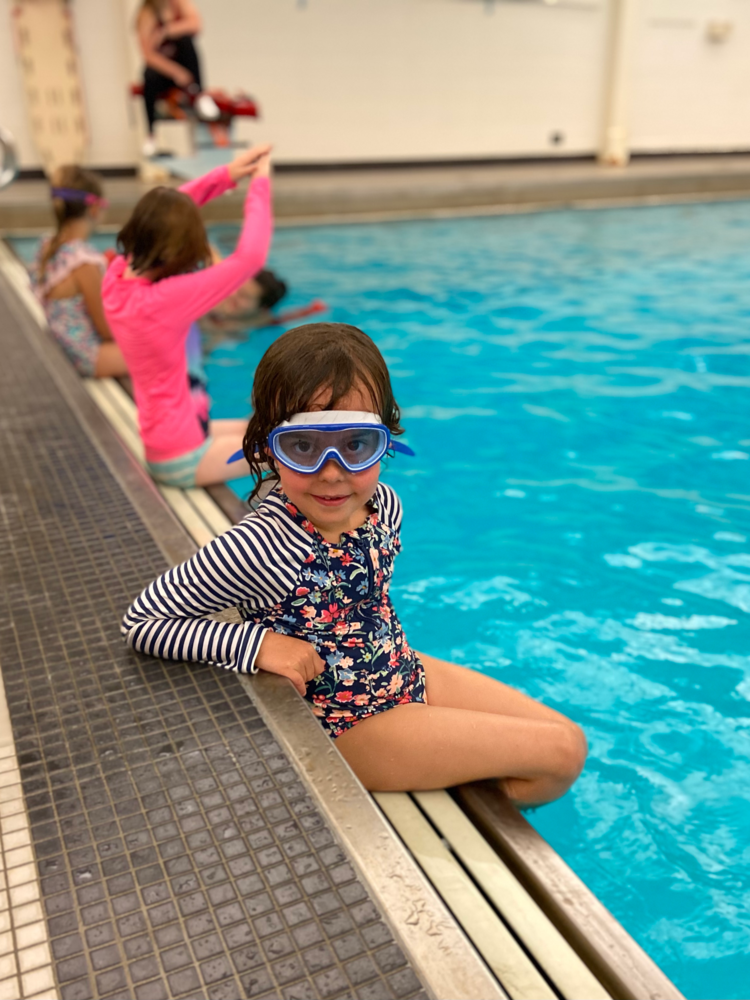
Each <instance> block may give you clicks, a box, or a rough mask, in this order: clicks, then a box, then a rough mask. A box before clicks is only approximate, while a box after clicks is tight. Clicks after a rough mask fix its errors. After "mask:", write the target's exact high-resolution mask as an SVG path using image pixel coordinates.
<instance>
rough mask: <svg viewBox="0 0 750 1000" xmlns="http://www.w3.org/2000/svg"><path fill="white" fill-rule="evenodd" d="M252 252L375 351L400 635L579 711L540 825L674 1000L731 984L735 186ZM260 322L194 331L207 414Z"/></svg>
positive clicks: (748, 529)
mask: <svg viewBox="0 0 750 1000" xmlns="http://www.w3.org/2000/svg"><path fill="white" fill-rule="evenodd" d="M212 235H213V238H214V239H216V240H217V241H218V242H219V243H220V244H222V245H223V246H224V248H225V249H228V248H229V247H231V245H232V242H233V240H234V238H235V236H236V229H235V228H233V227H218V228H215V229H214V230H213V231H212ZM271 264H272V266H273V267H275V268H276V269H278V271H279V272H280V273H281V274H282V275H284V276H285V277H286V278H288V279H289V281H290V282H291V284H292V286H293V294H292V296H291V302H290V305H298V304H302V303H304V302H306V301H308V300H310V299H312V298H316V297H320V298H323V299H325V300H326V301H327V302H328V303H329V304H330V306H331V310H330V313H329V317H330V318H332V319H335V320H340V321H343V322H351V323H355V324H357V325H359V326H361V327H362V328H363V329H365V330H366V331H367V332H368V333H370V334H371V335H372V336H373V337H374V338H375V340H376V341H377V342H378V344H379V345H380V347H381V349H382V351H383V353H384V354H385V356H386V358H387V360H388V363H389V365H390V368H391V372H392V375H393V379H394V385H395V390H396V394H397V398H398V400H399V402H400V404H401V406H402V408H403V415H404V424H405V426H406V428H407V435H408V436H407V440H408V441H409V443H410V444H411V445H412V446H413V447H414V449H415V450H416V452H417V458H416V459H405V458H397V459H394V460H393V461H391V463H390V468H389V469H388V470H387V472H386V478H387V480H388V481H389V482H391V483H392V484H393V486H394V487H395V488H396V489H397V490H398V491H399V493H400V494H401V496H402V498H403V500H404V504H405V510H406V517H405V526H404V546H405V547H404V553H403V555H402V556H401V557H400V559H399V561H398V563H397V569H396V578H395V585H394V599H395V602H396V605H397V607H398V609H399V613H400V615H401V617H402V620H403V622H404V624H405V626H406V629H407V631H408V634H409V637H410V640H411V642H412V644H413V645H414V646H416V647H417V648H418V649H424V650H425V651H428V652H430V653H433V654H435V655H438V656H443V657H446V658H450V659H453V660H455V661H457V662H460V663H465V664H468V665H472V666H474V667H475V668H476V669H479V670H482V671H485V672H487V673H488V674H491V675H493V676H495V677H498V678H500V679H502V680H503V681H506V682H507V683H510V684H514V685H516V686H518V687H519V688H521V689H523V690H524V691H526V692H528V693H529V694H531V695H533V696H535V697H538V698H541V699H544V700H545V701H547V702H548V703H550V704H552V705H554V706H556V707H557V708H559V709H561V710H562V711H564V712H566V713H567V714H569V715H570V716H572V717H573V718H574V719H575V720H576V721H578V722H579V723H580V724H581V725H582V726H583V727H584V729H585V731H586V733H587V735H588V738H589V742H590V747H591V752H590V757H589V761H588V763H587V766H586V770H585V771H584V774H583V776H582V777H581V779H580V780H579V782H578V783H577V785H576V786H575V787H574V788H573V790H572V791H571V792H570V793H569V794H568V795H567V796H566V797H565V799H563V800H562V801H561V802H559V803H556V804H553V805H551V806H548V807H547V808H545V809H542V810H540V811H538V812H537V813H535V814H534V815H533V816H531V817H530V818H531V820H532V822H533V823H534V825H535V826H536V827H537V828H538V829H539V831H540V832H541V833H542V834H543V835H544V836H545V837H546V838H547V839H548V840H549V842H550V843H551V844H552V845H553V846H554V847H555V848H556V850H557V851H559V853H560V854H561V855H562V856H563V857H564V858H565V859H566V861H567V862H568V863H569V864H570V865H571V866H572V867H573V868H574V869H575V871H576V872H577V873H578V874H579V875H580V876H581V877H582V878H583V879H584V881H585V882H586V883H587V884H588V885H589V886H590V887H591V889H592V890H593V891H594V892H595V893H596V894H597V895H598V896H599V898H600V899H601V900H602V901H603V902H604V904H605V905H606V906H607V907H608V908H609V909H610V910H611V911H612V913H614V915H615V916H616V917H617V918H618V919H619V920H620V921H621V922H622V923H623V925H624V926H625V927H626V928H627V929H628V931H629V932H630V933H631V934H632V935H633V936H634V937H635V938H636V939H637V940H638V941H639V942H640V944H641V945H642V946H643V947H644V948H645V949H646V950H647V951H648V952H649V953H650V954H651V955H652V957H653V958H654V959H655V960H656V961H657V962H658V963H659V964H660V965H661V966H662V967H663V968H664V970H665V972H666V973H667V974H668V975H669V976H670V977H671V978H672V979H673V980H674V981H675V983H676V984H677V985H678V986H679V988H680V989H681V990H682V991H683V992H684V993H685V994H686V996H687V997H689V998H693V1000H697V998H709V997H719V998H741V997H746V996H747V983H748V982H749V981H750V957H749V956H748V952H749V950H750V906H749V904H750V847H748V830H749V829H750V705H749V704H748V700H749V699H750V627H749V625H748V621H749V619H748V612H750V545H749V544H748V540H749V539H750V481H749V475H748V474H749V473H750V392H749V391H748V390H749V389H750V203H736V204H721V205H700V206H689V207H664V208H642V209H640V208H639V209H628V210H606V211H585V212H556V213H548V214H539V215H523V216H510V217H499V218H487V219H470V220H460V221H449V222H433V221H430V222H410V223H392V224H387V225H377V226H375V225H372V226H370V225H368V226H365V225H362V226H346V227H320V228H310V229H304V228H299V229H284V230H280V231H278V232H277V234H276V238H275V243H274V250H273V256H272V261H271ZM277 335H278V330H266V331H261V332H257V333H253V334H251V335H250V337H249V338H248V339H247V340H246V341H244V342H241V343H233V342H227V343H224V344H221V345H219V346H217V347H215V348H214V349H213V350H212V353H211V356H210V360H209V365H208V370H209V374H210V377H211V380H212V383H211V384H212V394H213V396H214V400H215V402H214V410H213V413H214V416H237V415H241V414H243V413H244V412H246V410H247V398H248V395H249V391H250V385H251V380H252V373H253V370H254V367H255V365H256V363H257V361H258V359H259V358H260V356H261V354H262V353H263V351H264V350H265V348H266V347H267V346H268V345H269V343H271V341H272V340H273V339H274V337H275V336H277ZM243 489H244V484H240V487H239V489H238V492H242V490H243ZM743 982H744V983H745V986H743V985H742V984H743Z"/></svg>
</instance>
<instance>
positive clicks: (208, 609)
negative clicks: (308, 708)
mask: <svg viewBox="0 0 750 1000" xmlns="http://www.w3.org/2000/svg"><path fill="white" fill-rule="evenodd" d="M368 506H369V508H370V511H371V513H370V514H369V516H368V517H367V520H366V521H365V523H364V524H363V525H362V526H361V527H360V528H357V529H356V530H355V531H349V532H347V533H346V534H344V535H342V536H341V538H340V539H339V541H338V543H332V542H327V541H326V540H325V539H324V538H323V536H322V535H321V534H320V532H319V531H317V530H316V528H315V526H314V525H313V524H311V522H310V521H308V520H307V519H306V518H305V517H304V516H303V515H302V514H301V513H300V512H299V510H298V509H297V508H296V507H295V506H294V504H292V503H291V502H290V501H289V498H288V497H287V496H286V495H285V494H284V493H282V492H281V490H280V489H275V490H273V491H272V492H271V493H269V495H268V496H267V497H266V498H265V500H263V501H262V502H261V503H260V504H259V505H258V508H257V510H256V511H254V512H253V513H252V514H249V515H248V516H247V517H246V518H244V519H243V520H242V521H240V522H239V524H236V525H234V527H233V528H230V529H229V531H226V532H224V533H223V534H221V535H218V536H217V537H216V538H215V539H213V541H211V542H209V543H208V544H207V545H204V546H203V548H202V549H200V550H199V551H198V552H196V553H195V555H194V556H193V557H192V558H191V559H189V560H188V561H187V562H185V563H182V564H181V565H180V566H175V567H173V568H172V569H170V570H168V571H167V572H166V573H164V574H163V575H162V576H161V577H159V579H158V580H154V582H153V583H152V584H151V585H150V586H148V587H147V588H146V589H145V590H144V591H143V592H142V593H141V594H140V596H139V597H138V598H136V600H135V601H134V602H133V604H132V605H131V606H130V608H129V609H128V611H127V612H126V614H125V617H124V618H123V622H122V633H123V635H124V637H125V639H126V641H127V642H128V644H129V645H130V646H132V647H133V649H137V650H139V651H140V652H143V653H149V654H151V655H152V656H162V657H168V658H170V659H175V660H197V661H199V662H202V663H209V664H211V665H212V666H214V667H216V668H217V669H221V670H232V671H236V672H238V673H255V672H256V671H257V670H258V666H257V663H256V660H257V658H258V652H259V650H260V647H261V645H262V642H263V638H264V636H265V635H266V632H267V631H268V630H272V631H274V632H279V633H281V634H282V635H289V636H293V637H294V638H296V639H304V640H305V641H306V642H310V643H312V645H313V646H314V647H315V649H316V650H317V652H318V654H319V655H320V657H321V658H322V659H323V660H324V661H325V664H326V666H325V669H324V670H323V672H322V673H321V674H320V675H319V676H318V677H316V678H315V679H314V680H313V681H311V682H310V683H309V684H308V685H307V694H306V697H307V700H308V701H309V702H310V703H311V704H312V709H313V711H314V712H315V714H316V715H317V716H318V718H319V719H320V721H321V722H322V724H323V727H324V728H325V729H326V731H327V732H328V734H329V735H330V736H333V737H335V736H340V735H341V734H342V733H344V732H346V731H347V729H351V727H352V726H353V725H355V724H356V723H357V722H360V721H361V720H362V719H368V718H370V716H372V715H375V714H376V713H378V712H382V711H385V710H386V709H389V708H393V707H394V706H395V705H405V704H408V703H409V702H423V701H425V677H424V668H423V666H422V664H421V663H420V661H419V658H418V656H417V655H416V654H415V653H414V651H413V650H412V649H411V648H410V647H409V644H408V642H407V641H406V636H405V635H404V630H403V629H402V627H401V623H400V622H399V620H398V618H397V616H396V612H395V611H394V610H393V606H392V604H391V599H390V597H389V596H388V590H389V587H390V583H391V576H392V573H393V560H394V559H395V557H396V555H397V554H398V553H399V552H400V551H401V540H400V537H399V528H400V525H401V503H400V501H399V499H398V497H397V496H396V494H395V493H394V492H393V490H392V489H391V488H390V487H389V486H386V485H385V484H384V483H379V484H378V487H377V490H376V492H375V495H374V496H373V498H372V499H371V500H370V502H369V505H368ZM229 607H236V608H237V610H238V611H239V613H240V617H241V619H242V621H241V622H240V623H237V622H228V621H216V620H215V619H212V617H211V616H212V614H214V613H215V612H217V611H221V610H223V609H224V608H229Z"/></svg>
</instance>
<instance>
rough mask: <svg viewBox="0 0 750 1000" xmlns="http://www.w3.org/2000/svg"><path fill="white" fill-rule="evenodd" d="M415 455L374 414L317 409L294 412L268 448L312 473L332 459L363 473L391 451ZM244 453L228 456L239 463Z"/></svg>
mask: <svg viewBox="0 0 750 1000" xmlns="http://www.w3.org/2000/svg"><path fill="white" fill-rule="evenodd" d="M389 449H390V450H393V451H398V452H401V454H403V455H413V454H414V452H413V451H412V450H411V448H409V447H408V446H407V445H405V444H401V442H400V441H394V440H393V439H392V438H391V432H390V431H389V430H388V428H387V427H386V426H385V424H383V423H381V420H380V417H379V416H377V414H375V413H360V412H355V411H350V410H318V411H317V412H315V413H295V415H294V416H293V417H290V419H289V420H285V421H284V422H283V423H282V424H279V426H278V427H275V428H274V429H273V430H272V431H271V433H270V434H269V435H268V450H269V451H270V452H271V454H272V455H273V457H274V458H275V459H276V461H277V462H280V463H281V464H282V465H285V466H286V467H287V468H288V469H292V470H293V471H294V472H302V473H307V474H309V475H312V474H313V473H314V472H318V471H319V470H320V469H322V468H323V466H324V465H325V464H326V462H327V461H328V460H329V459H332V458H333V459H335V460H336V461H337V462H338V463H339V465H340V466H342V468H344V469H346V470H347V472H364V470H365V469H369V468H370V467H371V466H373V465H375V464H376V462H379V461H380V459H381V458H382V457H383V456H384V455H385V454H386V452H387V451H388V450H389ZM241 458H244V452H242V451H237V452H235V453H234V455H232V457H231V458H230V459H228V462H227V464H229V462H237V461H239V460H240V459H241Z"/></svg>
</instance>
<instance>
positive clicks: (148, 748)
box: [0, 301, 424, 1000]
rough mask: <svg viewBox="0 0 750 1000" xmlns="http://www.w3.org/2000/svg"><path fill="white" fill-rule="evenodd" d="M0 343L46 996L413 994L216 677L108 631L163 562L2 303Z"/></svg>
mask: <svg viewBox="0 0 750 1000" xmlns="http://www.w3.org/2000/svg"><path fill="white" fill-rule="evenodd" d="M0 355H1V356H2V358H3V363H2V365H0V518H1V519H2V526H1V527H0V575H1V577H2V579H1V581H0V584H1V585H0V661H1V664H2V675H3V680H4V684H5V690H6V695H7V700H8V706H9V711H10V717H11V723H12V728H13V735H14V738H15V744H16V752H17V755H18V763H19V767H20V773H21V781H22V786H23V792H24V797H25V803H26V807H27V810H28V816H29V822H30V824H31V834H32V841H33V850H34V856H35V863H36V866H37V871H38V876H39V879H40V886H41V895H42V901H43V906H44V913H45V919H46V923H47V928H48V931H49V938H50V941H51V951H52V958H53V965H54V972H55V976H56V980H57V984H58V990H59V995H60V997H62V1000H87V998H91V997H108V998H112V1000H114V998H116V997H117V998H119V997H122V998H132V997H135V998H136V1000H160V998H167V997H176V998H188V997H209V998H211V1000H221V998H226V1000H234V998H239V997H253V998H255V997H258V998H262V997H280V998H284V1000H304V998H308V997H309V998H313V997H320V998H328V997H330V998H334V997H358V998H361V1000H385V998H390V997H403V998H413V997H424V993H423V992H422V989H421V986H420V983H419V982H418V980H417V978H416V976H415V975H414V973H413V972H412V970H411V969H410V967H409V965H408V963H407V961H406V959H405V957H404V955H403V954H402V952H401V951H400V949H399V948H398V946H397V945H396V944H395V943H394V942H393V940H392V938H391V935H390V932H389V931H388V929H387V927H386V925H385V923H384V922H383V920H382V917H381V915H380V914H379V912H378V910H377V908H376V907H375V905H374V904H373V902H372V900H371V899H370V898H369V896H368V893H367V891H366V889H365V887H364V886H363V885H362V883H361V882H360V881H359V880H358V879H357V878H356V876H355V874H354V871H353V870H352V868H351V866H350V865H349V863H348V861H347V858H346V857H345V855H344V853H343V851H342V850H341V848H340V847H339V845H338V844H337V843H336V841H335V838H334V836H333V835H332V833H331V831H330V830H329V829H328V828H327V827H326V825H325V823H324V822H323V820H322V818H321V817H320V815H319V814H318V813H317V812H316V810H315V808H314V806H313V803H312V802H311V800H310V798H309V797H308V795H307V794H306V790H305V788H304V787H303V785H302V783H301V782H300V780H299V778H298V775H297V774H296V773H295V771H294V769H293V768H292V767H291V766H290V764H289V762H288V761H287V760H286V759H285V757H284V756H283V754H282V753H281V752H280V750H279V748H278V746H277V745H276V744H275V743H274V740H273V738H272V735H271V733H270V732H269V731H268V729H267V728H266V726H265V725H264V723H263V722H262V720H261V719H260V718H259V716H258V714H257V712H256V710H255V708H254V707H253V705H252V704H251V702H250V701H249V700H248V699H247V697H246V696H245V694H244V693H243V691H242V689H241V687H240V685H239V683H238V681H237V679H236V678H235V677H234V676H232V675H220V674H217V673H215V672H212V671H211V670H209V669H208V668H203V667H197V666H194V665H184V664H175V663H168V662H161V661H158V660H153V659H148V658H141V657H138V656H136V655H135V654H133V653H131V652H130V651H128V650H126V648H125V647H124V645H123V643H122V640H121V638H120V635H119V629H118V623H119V618H120V616H121V614H122V611H123V610H124V608H125V607H126V606H127V604H128V602H129V600H130V599H132V597H133V596H134V595H135V594H136V593H137V592H138V591H139V590H140V589H141V588H142V587H143V586H144V585H145V584H146V583H148V582H149V581H150V580H151V579H152V578H153V577H154V576H155V575H156V574H158V573H160V572H161V571H163V569H164V568H165V565H164V561H163V557H162V556H161V555H160V553H159V550H158V549H157V547H156V544H155V543H154V541H153V539H152V538H151V536H150V535H149V533H148V531H147V529H146V527H145V526H144V524H143V523H142V522H141V520H140V519H139V517H138V515H137V513H136V511H135V510H134V508H133V507H132V505H131V503H130V502H129V500H128V498H127V497H126V496H125V494H124V493H123V492H122V490H121V489H120V487H119V485H118V484H117V482H116V481H115V479H114V478H113V477H112V476H111V474H110V473H109V471H108V470H107V468H106V466H105V464H104V463H103V461H102V460H101V459H100V457H99V456H98V454H97V453H96V451H95V450H94V449H93V447H92V446H91V444H90V442H89V440H88V438H87V437H86V435H85V433H84V431H83V429H82V428H81V426H80V425H79V423H78V422H77V420H76V419H75V417H74V415H73V414H72V412H71V411H70V410H69V409H68V408H67V406H66V404H65V403H64V401H63V399H62V398H61V396H60V394H59V392H58V390H57V389H56V387H55V385H54V383H53V382H52V380H51V377H50V376H49V374H48V372H47V370H46V368H45V367H44V365H43V364H42V362H41V361H40V359H39V358H38V357H37V356H36V355H35V353H34V351H33V350H32V348H31V346H30V345H29V344H28V343H27V342H26V341H25V340H24V339H23V338H22V336H21V335H20V333H19V332H18V330H17V329H16V327H15V326H14V323H13V320H12V316H11V314H10V313H9V311H8V309H7V307H6V305H5V303H4V302H2V301H0Z"/></svg>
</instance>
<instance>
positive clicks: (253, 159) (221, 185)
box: [179, 144, 271, 208]
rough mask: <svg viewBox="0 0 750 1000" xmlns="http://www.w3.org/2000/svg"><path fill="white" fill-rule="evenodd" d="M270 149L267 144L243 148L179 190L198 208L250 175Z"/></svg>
mask: <svg viewBox="0 0 750 1000" xmlns="http://www.w3.org/2000/svg"><path fill="white" fill-rule="evenodd" d="M270 151H271V147H270V146H269V145H267V144H263V145H259V146H253V147H252V148H251V149H246V150H244V151H243V152H242V153H240V154H239V156H236V157H235V158H234V159H233V160H232V162H231V163H228V164H227V165H226V166H221V167H214V169H213V170H209V172H208V173H207V174H204V175H203V176H202V177H196V178H195V179H194V180H192V181H188V182H187V184H183V185H182V186H181V187H180V188H179V190H180V191H182V193H183V194H186V195H188V196H189V197H190V198H192V199H193V201H194V202H195V204H196V205H197V206H198V207H199V208H200V207H201V205H205V204H206V203H207V202H209V201H211V199H212V198H218V197H219V195H221V194H225V193H226V192H227V191H231V189H232V188H233V187H235V186H236V185H237V182H238V181H240V180H242V178H243V177H252V176H253V175H254V174H255V173H256V172H257V171H258V169H259V165H261V164H262V162H263V161H264V160H265V159H267V158H268V155H269V153H270Z"/></svg>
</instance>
